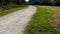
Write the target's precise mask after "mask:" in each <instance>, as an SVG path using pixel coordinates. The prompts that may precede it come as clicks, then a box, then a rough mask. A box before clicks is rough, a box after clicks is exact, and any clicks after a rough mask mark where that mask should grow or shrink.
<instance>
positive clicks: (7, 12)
mask: <svg viewBox="0 0 60 34" xmlns="http://www.w3.org/2000/svg"><path fill="white" fill-rule="evenodd" d="M26 7H27V6H24V7H17V8H12V9H9V10H5V11H0V16H4V15H7V14H10V13H12V12H15V11H17V10H21V9H24V8H26Z"/></svg>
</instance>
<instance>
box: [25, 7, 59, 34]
mask: <svg viewBox="0 0 60 34" xmlns="http://www.w3.org/2000/svg"><path fill="white" fill-rule="evenodd" d="M53 11H54V10H50V9H45V8H42V7H37V12H36V14H34V15H33V17H32V20H31V21H30V22H29V24H28V26H27V28H26V30H25V32H24V33H25V34H58V32H57V31H56V30H55V29H54V28H53V26H52V25H51V24H52V23H53V18H52V16H53V13H52V12H53Z"/></svg>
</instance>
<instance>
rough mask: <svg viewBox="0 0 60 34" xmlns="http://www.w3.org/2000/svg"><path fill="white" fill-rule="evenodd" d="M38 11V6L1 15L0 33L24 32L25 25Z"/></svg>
mask: <svg viewBox="0 0 60 34" xmlns="http://www.w3.org/2000/svg"><path fill="white" fill-rule="evenodd" d="M35 12H36V7H33V6H29V7H28V8H26V9H23V10H19V11H16V12H14V13H11V14H8V15H6V16H3V17H0V34H23V31H24V29H25V27H26V26H27V24H28V22H29V21H30V20H31V17H32V15H33V14H34V13H35Z"/></svg>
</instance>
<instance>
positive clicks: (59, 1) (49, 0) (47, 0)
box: [29, 0, 60, 6]
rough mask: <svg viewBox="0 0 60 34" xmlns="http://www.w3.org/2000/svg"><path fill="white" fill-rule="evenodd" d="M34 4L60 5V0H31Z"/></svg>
mask: <svg viewBox="0 0 60 34" xmlns="http://www.w3.org/2000/svg"><path fill="white" fill-rule="evenodd" d="M29 2H30V4H32V5H56V6H60V0H30V1H29Z"/></svg>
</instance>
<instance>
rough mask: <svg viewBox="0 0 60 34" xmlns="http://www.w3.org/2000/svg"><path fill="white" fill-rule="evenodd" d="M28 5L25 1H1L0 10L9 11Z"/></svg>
mask: <svg viewBox="0 0 60 34" xmlns="http://www.w3.org/2000/svg"><path fill="white" fill-rule="evenodd" d="M24 4H26V2H25V0H0V8H2V9H9V8H14V7H19V6H21V5H24Z"/></svg>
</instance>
